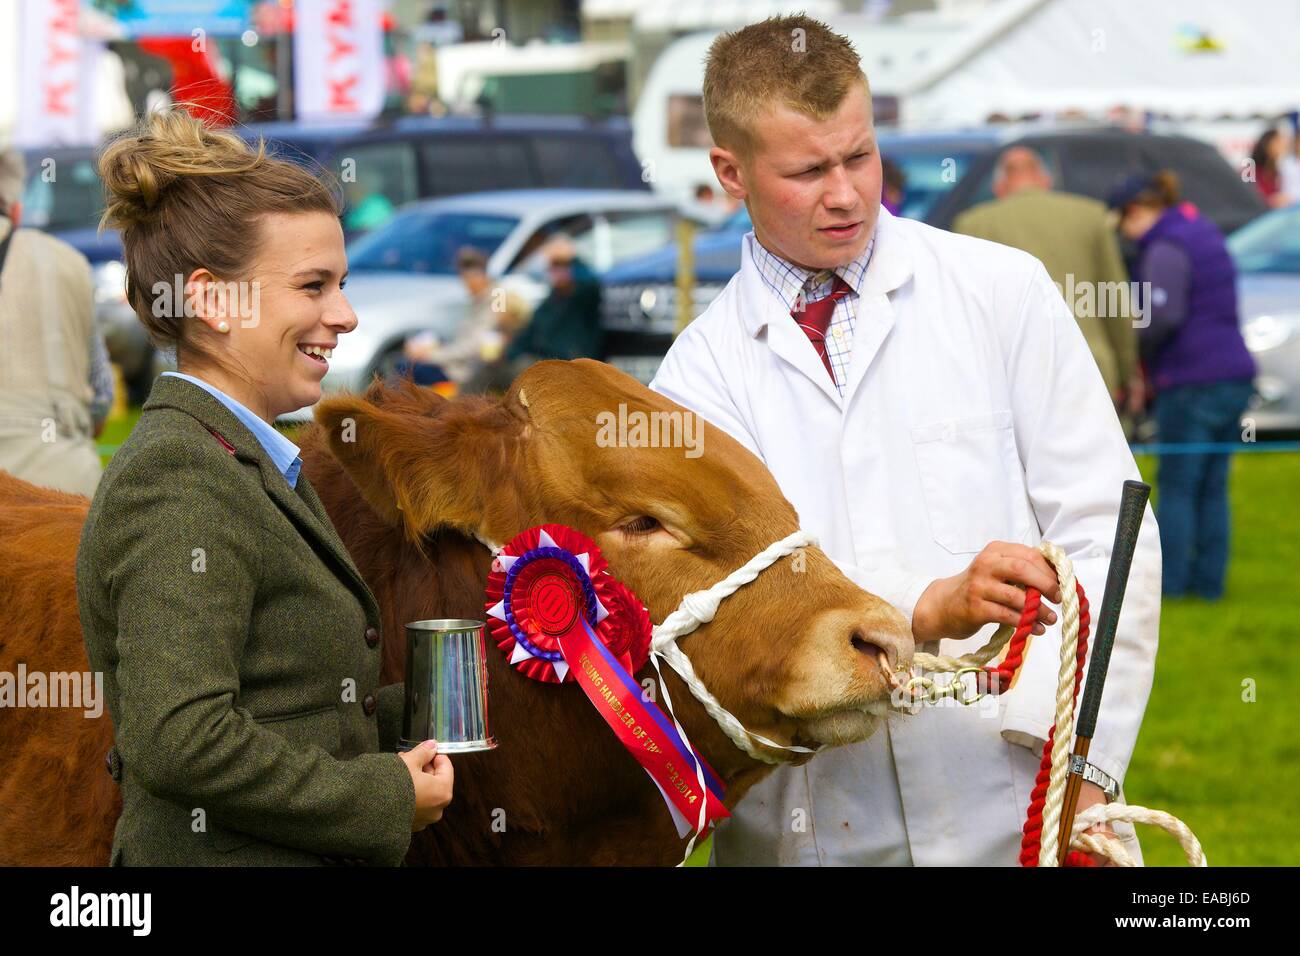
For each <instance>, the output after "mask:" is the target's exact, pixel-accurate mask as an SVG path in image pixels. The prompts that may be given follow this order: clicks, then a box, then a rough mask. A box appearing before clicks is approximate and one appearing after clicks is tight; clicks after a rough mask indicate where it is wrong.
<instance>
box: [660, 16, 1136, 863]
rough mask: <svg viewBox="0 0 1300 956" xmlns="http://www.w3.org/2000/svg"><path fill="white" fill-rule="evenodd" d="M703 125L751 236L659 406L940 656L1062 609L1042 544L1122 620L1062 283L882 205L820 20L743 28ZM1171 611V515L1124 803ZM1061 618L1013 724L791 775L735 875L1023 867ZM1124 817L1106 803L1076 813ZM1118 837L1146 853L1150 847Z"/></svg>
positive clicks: (736, 833)
mask: <svg viewBox="0 0 1300 956" xmlns="http://www.w3.org/2000/svg"><path fill="white" fill-rule="evenodd" d="M704 106H705V112H706V116H707V119H708V123H709V130H710V132H711V133H712V136H713V140H714V143H715V144H716V146H715V148H713V149H712V150H710V154H709V155H710V158H711V160H712V162H713V167H714V171H715V173H716V175H717V178H718V182H719V183H720V184H721V185H722V188H723V189H724V190H725V191H726V192H727V193H728V195H730V196H732V197H734V198H736V199H739V200H742V201H744V202H745V203H746V205H747V207H748V209H749V213H750V217H751V218H752V220H753V223H754V231H753V233H751V234H749V235H747V236H746V237H745V238H744V248H743V250H742V266H741V271H740V273H739V274H738V275H737V276H735V277H734V278H733V279H732V280H731V282H730V283H729V284H728V285H727V287H726V289H724V290H723V292H722V294H721V295H720V296H719V297H718V299H717V300H716V301H715V302H714V303H713V304H712V305H711V306H710V307H709V309H708V310H707V311H706V312H705V313H704V314H703V315H702V316H701V317H700V318H699V319H697V320H696V321H695V322H694V323H693V324H692V325H690V326H689V327H688V328H687V329H686V330H685V331H684V332H683V333H682V335H681V336H680V337H679V338H678V339H677V341H676V343H674V345H673V347H672V349H671V350H670V351H669V353H668V355H667V357H666V358H665V359H664V362H663V365H662V367H661V368H660V370H659V373H658V375H657V377H656V378H655V381H654V383H653V384H652V387H653V388H655V389H656V390H658V391H660V392H661V393H663V394H664V395H666V396H668V397H670V398H672V399H674V400H675V401H677V402H679V403H681V404H682V405H685V406H687V407H689V408H692V409H694V410H695V411H697V412H699V413H700V414H702V415H703V416H704V417H705V418H707V419H709V420H710V421H712V422H714V423H715V424H716V425H718V426H720V427H721V428H723V429H725V430H726V431H727V432H729V433H730V434H732V435H733V436H735V438H736V439H737V440H739V441H741V442H742V443H744V444H745V445H746V446H748V447H749V448H750V449H751V450H752V451H753V452H754V453H755V454H757V455H758V456H759V457H760V458H762V459H763V460H764V462H766V464H767V466H768V468H770V469H771V471H772V473H773V475H775V477H776V480H777V481H778V482H779V483H780V485H781V488H782V490H783V491H784V493H785V494H786V496H787V497H788V498H789V499H790V500H791V502H793V504H794V506H795V508H796V509H797V510H798V512H799V515H800V518H801V520H802V522H803V527H804V528H806V529H808V530H810V531H812V532H813V533H815V534H816V535H818V536H819V538H820V539H821V546H822V548H823V549H824V550H825V551H826V553H827V554H828V555H830V556H831V557H832V558H833V559H835V560H836V562H837V563H839V564H840V566H841V567H842V568H843V569H844V570H845V572H846V573H847V574H848V575H849V576H850V577H851V578H852V579H853V580H854V581H855V582H857V583H858V584H860V585H861V586H862V587H864V588H865V589H867V590H869V591H871V592H873V593H875V594H878V595H880V596H882V597H884V598H885V599H887V600H889V601H890V602H891V603H893V604H894V605H895V606H896V607H898V608H899V609H900V610H901V611H902V612H903V613H904V614H905V615H906V616H907V617H908V618H909V619H910V620H911V622H912V628H913V631H914V633H915V637H916V641H917V644H918V647H919V648H921V649H924V650H928V651H931V652H934V651H936V650H937V651H939V652H942V653H946V654H959V653H965V652H969V651H972V650H975V649H976V648H977V647H980V646H982V645H983V643H984V642H985V640H986V639H987V637H988V635H989V633H991V631H992V627H991V626H987V625H991V624H994V623H996V624H1001V623H1014V622H1016V621H1017V620H1018V618H1019V615H1020V611H1021V609H1022V607H1023V604H1024V594H1023V591H1022V590H1020V587H1023V586H1033V587H1036V588H1039V589H1041V590H1042V591H1043V593H1044V595H1045V597H1047V598H1048V599H1049V600H1051V601H1053V602H1059V600H1060V593H1059V588H1058V587H1057V584H1056V578H1055V574H1054V572H1053V571H1052V569H1051V567H1050V565H1048V563H1047V562H1046V561H1045V560H1044V559H1043V558H1042V557H1041V555H1039V553H1038V552H1037V550H1036V549H1035V545H1037V543H1038V542H1039V541H1040V540H1042V539H1044V538H1046V539H1049V540H1051V541H1054V542H1055V543H1056V544H1058V545H1060V546H1061V547H1062V548H1064V549H1065V551H1066V552H1067V553H1068V555H1069V557H1070V559H1071V560H1072V561H1073V562H1074V568H1075V572H1076V574H1077V575H1078V578H1079V580H1080V581H1081V582H1082V584H1083V586H1084V588H1085V589H1086V590H1087V593H1088V595H1089V598H1090V599H1091V601H1092V602H1093V603H1094V606H1096V605H1099V604H1100V602H1101V596H1102V591H1103V588H1104V584H1105V578H1106V570H1107V566H1108V562H1109V557H1110V554H1109V552H1110V547H1111V543H1112V540H1113V538H1114V531H1115V522H1116V517H1117V506H1118V503H1119V498H1120V492H1121V486H1122V484H1123V482H1124V480H1125V479H1127V478H1137V477H1138V471H1137V468H1136V466H1135V464H1134V461H1133V457H1132V455H1131V454H1130V453H1129V450H1128V446H1127V445H1126V444H1125V441H1124V436H1123V434H1122V432H1121V430H1120V426H1119V422H1118V420H1117V418H1116V416H1115V411H1114V409H1113V407H1112V406H1111V401H1110V397H1109V396H1108V395H1107V393H1106V388H1105V386H1104V385H1103V383H1102V380H1101V376H1100V375H1099V373H1098V371H1097V367H1096V364H1095V363H1094V362H1093V360H1092V357H1091V355H1090V354H1089V352H1088V348H1087V345H1086V344H1085V343H1084V340H1083V337H1082V335H1081V334H1080V332H1079V329H1078V326H1077V325H1076V323H1075V321H1074V317H1073V315H1072V314H1071V312H1070V309H1069V307H1068V306H1067V305H1066V304H1065V302H1064V301H1063V300H1062V298H1061V296H1060V293H1059V292H1058V291H1057V290H1056V288H1055V287H1054V286H1053V285H1052V282H1051V280H1050V279H1049V278H1048V275H1047V273H1046V271H1045V270H1044V269H1043V267H1042V265H1041V264H1040V263H1039V262H1038V261H1037V260H1036V259H1034V258H1033V257H1031V256H1029V255H1027V254H1025V253H1023V252H1020V251H1018V250H1014V249H1010V248H1007V247H1004V246H1000V245H996V244H994V243H990V242H985V241H982V240H976V239H971V238H966V237H962V236H956V235H952V234H949V233H946V232H942V231H940V230H937V229H932V228H930V227H928V226H924V225H922V224H920V223H917V222H912V221H909V220H906V219H898V218H895V217H894V216H892V215H890V214H889V212H887V211H885V210H882V209H881V208H880V180H881V170H880V157H879V155H878V154H877V152H876V146H875V136H874V131H873V128H872V120H871V98H870V93H869V90H868V88H867V84H866V79H865V77H864V76H863V74H862V71H861V67H860V65H859V61H858V56H857V54H856V53H855V52H854V50H853V48H852V46H851V45H850V44H849V43H848V41H847V40H845V39H844V38H843V37H840V36H838V35H837V34H835V33H833V32H831V31H830V30H829V29H827V28H826V27H825V26H824V25H823V24H821V23H819V22H817V21H815V20H812V19H810V18H808V17H804V16H794V17H780V18H773V19H770V20H766V21H764V22H762V23H758V24H754V25H751V26H749V27H746V28H745V29H743V30H740V31H738V32H736V33H732V34H724V35H723V36H720V37H719V38H718V40H717V41H715V43H714V45H713V47H712V48H711V50H710V52H709V57H708V63H707V68H706V73H705V79H704ZM819 300H821V302H820V304H819ZM743 504H744V503H743V502H738V506H739V507H743ZM1159 592H1160V551H1159V539H1158V537H1157V533H1156V526H1155V520H1154V518H1152V517H1151V515H1150V513H1149V511H1148V514H1147V518H1146V521H1145V523H1144V525H1143V528H1142V533H1141V538H1140V542H1139V545H1138V549H1137V554H1136V556H1135V558H1134V561H1133V571H1132V576H1131V578H1130V583H1129V588H1128V598H1127V602H1126V604H1125V607H1124V614H1123V617H1122V619H1121V621H1120V625H1119V633H1118V635H1117V637H1116V642H1115V649H1114V653H1113V656H1112V658H1111V664H1110V674H1109V678H1108V681H1107V685H1106V694H1105V698H1104V700H1103V703H1102V708H1101V717H1100V720H1099V722H1098V727H1097V732H1096V734H1095V736H1094V738H1093V744H1092V749H1091V753H1090V757H1089V761H1090V762H1091V763H1092V764H1094V765H1095V767H1096V768H1097V769H1098V770H1100V771H1101V773H1103V774H1105V775H1106V777H1108V778H1110V779H1112V780H1113V781H1115V783H1116V784H1118V783H1119V782H1120V781H1122V779H1123V776H1124V770H1125V768H1126V766H1127V764H1128V761H1129V757H1130V756H1131V754H1132V751H1133V745H1134V743H1135V741H1136V739H1137V732H1138V727H1139V725H1140V724H1141V720H1142V713H1143V711H1144V709H1145V707H1146V701H1147V696H1148V694H1149V692H1150V688H1151V679H1152V671H1153V668H1154V663H1155V650H1156V636H1157V630H1158V622H1159ZM1038 620H1039V625H1038V627H1037V628H1036V630H1038V631H1039V632H1040V633H1041V632H1042V630H1043V628H1044V626H1045V627H1046V628H1047V630H1046V633H1045V634H1043V635H1042V636H1040V637H1038V638H1037V639H1036V640H1034V641H1033V642H1032V643H1031V649H1030V653H1029V654H1028V655H1027V657H1026V659H1025V663H1024V665H1023V669H1022V671H1021V673H1020V676H1019V678H1018V680H1017V682H1016V684H1015V686H1014V687H1013V688H1012V689H1010V690H1009V691H1006V692H1005V693H1004V694H1003V695H1002V696H1001V697H1000V698H998V699H997V700H996V705H995V706H987V705H981V706H973V707H962V706H960V705H954V706H926V707H924V708H922V710H921V712H920V713H919V714H917V715H916V716H903V717H900V718H898V719H896V720H891V721H890V722H889V724H888V725H887V726H886V727H885V728H884V729H882V730H881V731H880V732H878V733H877V734H876V735H875V736H874V737H873V738H871V739H870V740H867V741H864V742H863V743H860V744H855V745H851V746H848V747H842V748H839V749H836V750H831V751H828V752H826V753H824V754H820V755H818V756H817V757H816V758H815V759H814V760H812V761H811V762H809V763H807V764H805V765H804V766H801V767H781V768H778V769H777V771H776V772H775V773H774V774H772V775H771V776H770V777H768V778H767V779H766V780H765V781H764V782H763V783H762V784H760V785H759V786H757V787H755V788H754V790H752V791H751V793H750V795H749V796H748V797H747V798H746V800H745V802H744V803H743V804H742V805H741V806H740V807H739V809H738V810H737V812H736V814H735V816H734V818H733V819H732V820H730V821H728V823H727V824H726V825H724V826H723V827H722V828H721V829H720V830H719V832H718V834H717V836H716V837H715V840H714V853H715V861H716V862H718V863H721V864H746V863H752V864H775V863H780V864H804V865H817V864H859V865H880V864H884V865H890V864H917V865H935V864H959V865H979V864H985V865H987V864H1003V865H1011V864H1014V863H1015V862H1016V860H1017V856H1018V850H1019V843H1020V829H1021V827H1022V825H1023V823H1024V817H1025V810H1026V808H1027V807H1028V804H1029V794H1030V790H1031V789H1032V786H1033V780H1034V776H1035V773H1036V772H1037V768H1038V762H1039V759H1040V756H1041V750H1042V745H1043V741H1044V740H1045V739H1046V736H1047V732H1048V729H1049V727H1050V726H1051V723H1052V719H1053V714H1054V708H1053V700H1054V696H1055V688H1056V672H1057V667H1058V661H1059V648H1060V631H1059V628H1058V627H1056V626H1054V625H1055V624H1056V614H1055V613H1054V612H1053V611H1052V610H1051V609H1050V608H1048V607H1047V606H1046V604H1045V605H1044V607H1043V608H1042V609H1041V611H1040V614H1039V619H1038ZM949 703H951V701H949ZM1098 779H1102V780H1103V781H1104V780H1105V778H1098ZM1107 789H1111V787H1110V786H1109V785H1107ZM1106 799H1107V796H1106V793H1105V792H1104V790H1103V789H1102V787H1101V786H1099V785H1096V784H1093V783H1085V784H1084V790H1083V794H1082V797H1081V799H1080V803H1079V805H1080V808H1083V807H1086V806H1089V805H1091V804H1093V803H1097V802H1100V801H1104V800H1106ZM1116 829H1117V830H1118V831H1120V836H1121V838H1123V839H1124V841H1125V843H1126V848H1127V849H1128V850H1129V851H1130V852H1131V853H1133V854H1134V855H1137V854H1138V849H1137V843H1136V839H1135V838H1134V837H1133V833H1132V829H1131V828H1130V827H1127V826H1119V827H1117V828H1116ZM1139 859H1140V856H1139Z"/></svg>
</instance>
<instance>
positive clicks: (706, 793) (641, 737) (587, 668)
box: [484, 524, 728, 836]
mask: <svg viewBox="0 0 1300 956" xmlns="http://www.w3.org/2000/svg"><path fill="white" fill-rule="evenodd" d="M484 607H485V608H486V609H487V619H488V626H489V630H490V631H491V634H492V637H493V639H494V640H495V641H496V643H497V647H499V648H500V649H501V650H502V651H504V652H505V654H506V656H507V658H508V659H509V661H510V663H511V664H512V665H513V666H514V667H515V668H516V669H517V670H518V671H519V672H520V673H522V674H524V675H526V676H528V677H531V678H532V679H533V680H537V681H543V682H546V683H552V684H564V683H568V682H576V683H577V684H578V686H579V687H580V688H581V689H582V692H583V693H584V694H585V695H586V697H587V699H588V700H589V701H590V702H591V705H592V706H593V707H594V708H595V709H596V712H597V713H598V714H599V715H600V717H601V719H602V720H604V721H605V723H606V725H608V727H609V728H610V730H611V731H613V733H614V735H615V736H616V737H617V738H618V740H619V742H620V743H621V744H622V745H623V747H624V748H625V749H626V750H627V752H628V753H629V754H631V755H632V756H633V757H634V758H635V759H636V761H637V762H638V763H639V764H641V767H642V768H643V769H644V770H645V772H646V773H647V774H649V776H650V779H651V780H653V781H654V783H655V786H657V787H658V788H659V793H660V794H661V795H662V796H663V798H664V803H665V804H666V805H667V807H668V810H669V812H670V813H671V814H672V817H673V822H674V824H675V825H676V827H677V832H678V834H679V835H681V836H685V835H686V834H687V833H689V832H690V831H691V830H692V829H695V828H698V829H699V830H700V831H701V832H702V831H703V830H704V829H706V828H707V827H709V826H710V825H712V824H713V823H714V822H716V821H718V820H721V819H724V818H725V817H727V816H728V812H727V808H726V805H725V804H724V803H723V794H724V789H723V785H722V781H721V780H720V779H719V778H718V775H717V774H716V773H714V772H713V769H712V768H711V767H710V766H709V765H708V764H707V763H705V761H704V758H703V757H702V756H700V755H699V754H697V753H696V752H695V750H694V749H693V748H692V747H691V746H690V744H688V743H687V742H686V740H685V739H684V738H683V736H682V734H679V733H678V732H677V728H676V727H675V726H674V725H673V724H671V723H669V721H668V719H667V717H665V716H664V714H663V712H662V711H660V710H659V708H658V707H657V706H656V705H655V704H654V703H653V702H652V701H651V700H650V699H648V698H647V697H645V695H644V692H643V690H642V688H641V686H640V685H639V684H637V682H636V679H635V678H634V677H633V676H632V675H633V674H635V673H636V672H637V671H638V670H640V669H641V667H642V666H643V665H644V664H645V663H646V661H647V660H648V659H649V656H650V638H651V635H652V632H653V628H652V627H651V624H650V615H649V614H648V613H647V611H646V609H645V607H643V606H642V604H641V602H640V600H638V599H637V597H636V595H635V594H633V593H632V591H630V590H629V589H628V588H626V587H625V586H624V585H623V584H622V583H620V582H619V581H617V580H616V579H615V578H614V576H613V575H612V574H610V573H609V567H608V565H607V564H606V562H605V559H604V558H603V557H601V554H600V549H599V548H597V547H596V544H595V542H594V541H592V540H591V539H590V538H587V537H584V536H583V535H581V534H579V533H578V532H576V531H574V530H573V529H572V528H567V527H565V526H564V525H558V524H544V525H540V526H539V527H536V528H529V529H528V530H527V531H525V532H523V533H522V534H519V535H517V536H515V538H513V539H512V540H511V541H510V543H509V544H507V545H506V546H505V547H504V548H502V549H501V552H500V553H499V554H498V555H497V556H496V557H494V558H493V559H492V570H491V571H490V572H489V574H488V581H487V589H486V599H485V602H484Z"/></svg>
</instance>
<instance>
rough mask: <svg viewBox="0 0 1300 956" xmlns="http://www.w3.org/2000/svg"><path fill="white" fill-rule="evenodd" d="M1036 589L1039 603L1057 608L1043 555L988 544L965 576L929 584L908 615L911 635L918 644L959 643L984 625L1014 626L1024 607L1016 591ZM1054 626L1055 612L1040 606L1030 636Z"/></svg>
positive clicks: (1016, 546)
mask: <svg viewBox="0 0 1300 956" xmlns="http://www.w3.org/2000/svg"><path fill="white" fill-rule="evenodd" d="M1026 587H1032V588H1037V589H1038V590H1039V591H1040V592H1041V593H1042V595H1043V597H1044V599H1045V601H1052V602H1053V603H1057V604H1059V603H1060V601H1061V588H1060V585H1059V584H1058V583H1057V581H1056V571H1055V569H1053V567H1052V566H1051V565H1050V564H1049V563H1048V562H1047V559H1046V558H1044V557H1043V555H1042V554H1041V553H1040V552H1038V551H1036V550H1035V549H1033V548H1030V547H1026V546H1025V545H1023V544H1011V543H1009V542H1006V541H994V542H991V543H990V544H989V545H988V546H987V547H985V548H984V550H983V551H981V552H980V553H979V554H977V555H976V556H975V560H974V561H972V562H971V563H970V567H968V568H967V569H966V570H965V571H963V572H961V573H960V574H957V575H954V576H953V577H950V578H939V579H938V580H937V581H932V582H931V583H930V586H929V587H927V588H926V589H925V591H924V593H923V594H922V595H921V598H920V600H918V601H917V602H916V609H915V610H914V611H913V612H912V634H913V636H914V637H915V639H916V642H917V643H918V644H919V643H921V642H923V641H937V640H945V639H946V640H962V639H963V638H967V637H970V636H971V635H972V634H974V633H975V632H976V631H978V630H979V629H980V628H981V627H983V626H984V625H985V624H989V623H994V624H1010V625H1012V626H1014V625H1016V624H1018V623H1020V614H1021V612H1022V611H1023V610H1024V608H1025V592H1024V591H1023V590H1022V588H1026ZM1055 623H1056V613H1055V612H1054V611H1052V609H1051V608H1049V607H1048V606H1047V604H1046V603H1045V602H1044V603H1043V604H1040V605H1039V608H1038V621H1037V622H1036V623H1035V624H1034V633H1035V634H1042V633H1043V631H1044V630H1045V629H1046V626H1047V625H1049V624H1055Z"/></svg>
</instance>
